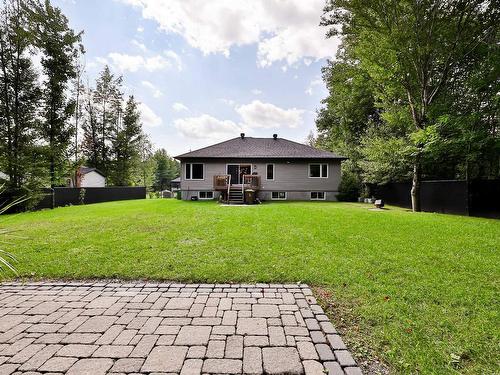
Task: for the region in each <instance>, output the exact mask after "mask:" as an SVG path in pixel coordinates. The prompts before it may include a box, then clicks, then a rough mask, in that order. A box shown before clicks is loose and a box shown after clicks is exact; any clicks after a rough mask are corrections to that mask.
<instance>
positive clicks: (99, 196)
mask: <svg viewBox="0 0 500 375" xmlns="http://www.w3.org/2000/svg"><path fill="white" fill-rule="evenodd" d="M20 195H23V193H19V192H18V193H15V192H5V193H3V194H1V195H0V204H2V203H4V202H9V201H10V200H12V199H14V198H15V197H17V196H20ZM145 198H146V187H144V186H110V187H87V188H67V187H56V188H53V189H41V190H40V191H38V192H37V193H36V196H35V197H33V198H32V199H31V200H30V201H28V202H27V203H26V204H24V205H23V206H18V207H13V209H12V210H9V213H10V212H14V210H15V211H22V210H26V209H29V210H41V209H44V208H55V207H62V206H69V205H81V204H92V203H102V202H110V201H121V200H129V199H145Z"/></svg>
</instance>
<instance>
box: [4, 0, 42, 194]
mask: <svg viewBox="0 0 500 375" xmlns="http://www.w3.org/2000/svg"><path fill="white" fill-rule="evenodd" d="M0 12H1V14H0V17H1V20H0V168H1V169H2V170H4V171H5V173H6V174H7V175H8V176H9V185H10V187H11V188H14V189H19V188H21V187H30V186H31V187H33V186H36V185H38V181H39V178H41V176H40V168H39V167H40V166H39V165H38V163H37V160H38V159H39V155H38V147H37V131H38V129H39V127H38V125H39V123H38V121H37V118H38V107H39V98H40V94H41V93H40V90H39V88H38V75H37V73H36V71H35V69H34V67H33V64H32V62H31V54H30V53H31V52H30V47H31V45H32V42H33V34H32V32H31V30H30V29H29V27H28V18H27V14H26V12H25V11H24V9H23V7H22V4H21V2H20V1H16V0H5V1H4V2H3V4H2V7H1V8H0Z"/></svg>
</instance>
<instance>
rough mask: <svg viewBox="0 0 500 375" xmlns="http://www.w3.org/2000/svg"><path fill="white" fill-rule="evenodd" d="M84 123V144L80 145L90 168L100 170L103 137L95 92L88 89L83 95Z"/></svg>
mask: <svg viewBox="0 0 500 375" xmlns="http://www.w3.org/2000/svg"><path fill="white" fill-rule="evenodd" d="M83 97H84V106H83V119H82V120H83V121H82V136H83V139H82V143H81V145H80V147H81V152H82V156H83V158H84V159H85V160H86V162H87V164H88V166H90V167H94V168H98V167H99V166H100V165H101V163H100V160H101V159H100V157H101V147H102V143H101V137H100V132H99V124H98V121H97V110H96V106H95V104H94V101H93V100H94V99H93V98H94V91H93V90H92V88H90V87H89V85H88V83H87V87H86V89H85V91H84V93H83Z"/></svg>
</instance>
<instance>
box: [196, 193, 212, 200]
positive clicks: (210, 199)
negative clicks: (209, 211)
mask: <svg viewBox="0 0 500 375" xmlns="http://www.w3.org/2000/svg"><path fill="white" fill-rule="evenodd" d="M201 193H212V198H202V197H200V194H201ZM198 199H200V200H202V201H204V200H212V199H214V192H213V191H212V190H202V191H199V192H198Z"/></svg>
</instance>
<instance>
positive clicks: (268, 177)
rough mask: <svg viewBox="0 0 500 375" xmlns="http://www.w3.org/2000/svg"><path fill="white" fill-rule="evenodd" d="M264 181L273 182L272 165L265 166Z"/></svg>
mask: <svg viewBox="0 0 500 375" xmlns="http://www.w3.org/2000/svg"><path fill="white" fill-rule="evenodd" d="M266 180H274V164H267V165H266Z"/></svg>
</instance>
